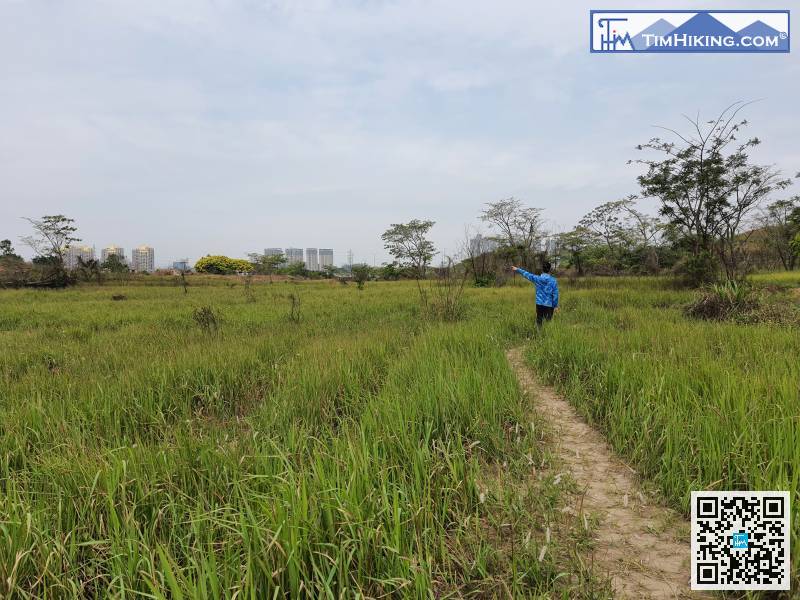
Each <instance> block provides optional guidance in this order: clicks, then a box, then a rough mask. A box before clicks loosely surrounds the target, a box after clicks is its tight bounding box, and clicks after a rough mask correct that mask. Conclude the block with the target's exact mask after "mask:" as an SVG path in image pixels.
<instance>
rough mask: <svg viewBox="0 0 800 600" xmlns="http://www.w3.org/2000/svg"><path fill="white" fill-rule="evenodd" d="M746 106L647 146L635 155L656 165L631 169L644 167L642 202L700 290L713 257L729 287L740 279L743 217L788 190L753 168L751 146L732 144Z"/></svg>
mask: <svg viewBox="0 0 800 600" xmlns="http://www.w3.org/2000/svg"><path fill="white" fill-rule="evenodd" d="M744 106H746V104H745V103H742V102H736V103H734V104H732V105H731V106H729V107H728V108H727V109H725V110H724V111H723V112H722V113H721V114H720V115H719V116H718V117H717V118H715V119H712V120H710V121H708V122H706V123H702V122H700V118H699V116H698V117H697V118H696V119H694V120H690V122H691V125H690V129H689V131H688V132H686V133H685V134H684V135H682V134H680V133H679V132H676V131H673V130H668V131H670V132H671V133H673V134H674V135H675V137H676V138H677V139H676V140H675V141H666V140H663V139H661V138H657V137H656V138H652V139H651V140H650V141H649V142H647V143H646V144H642V145H640V146H639V147H638V148H639V149H640V150H650V151H654V152H655V153H656V154H657V155H658V156H660V158H655V159H645V160H638V161H635V162H637V163H639V164H642V165H644V166H645V167H646V169H647V170H646V172H645V173H644V174H642V175H640V176H639V177H638V178H637V179H638V181H639V185H640V188H641V193H642V196H643V197H645V198H656V199H657V200H658V201H659V202H660V205H661V206H660V213H661V215H663V216H664V217H665V218H666V219H667V221H668V224H669V225H670V226H671V227H672V228H673V231H674V233H675V234H677V235H678V236H680V238H681V239H682V240H683V241H684V242H685V243H686V247H687V248H688V249H689V251H690V253H691V255H692V259H693V260H692V261H691V262H690V263H689V265H688V267H689V272H690V278H692V279H694V280H695V282H696V283H707V282H708V281H709V280H710V276H711V274H712V271H711V269H709V268H708V266H709V262H708V256H709V255H713V256H714V257H715V258H716V260H717V262H718V264H719V265H720V266H721V267H722V272H723V273H724V274H725V277H726V278H727V279H729V280H734V279H739V278H741V277H743V275H744V274H745V273H746V267H747V262H746V261H745V260H742V258H743V257H742V254H743V249H742V239H741V235H740V234H741V233H742V228H743V227H744V225H745V223H746V222H747V220H748V219H747V218H748V215H749V214H750V213H751V212H752V211H753V210H754V209H755V208H756V207H758V205H759V203H760V202H761V201H762V200H764V199H765V198H767V197H768V196H769V195H770V194H771V193H772V192H773V191H776V190H782V189H784V188H785V187H787V186H788V185H789V184H790V181H789V180H788V179H783V178H781V174H780V172H779V171H776V170H775V169H774V168H773V167H772V166H770V165H755V164H752V163H751V161H750V156H749V152H750V151H751V149H752V148H754V147H755V146H757V145H758V144H759V143H760V141H759V139H758V138H750V139H745V140H744V141H737V140H738V138H739V137H740V136H741V135H742V134H741V131H742V129H743V128H744V127H745V126H746V125H747V121H745V120H738V121H737V118H738V117H737V115H738V113H739V111H740V110H741V109H742V108H744Z"/></svg>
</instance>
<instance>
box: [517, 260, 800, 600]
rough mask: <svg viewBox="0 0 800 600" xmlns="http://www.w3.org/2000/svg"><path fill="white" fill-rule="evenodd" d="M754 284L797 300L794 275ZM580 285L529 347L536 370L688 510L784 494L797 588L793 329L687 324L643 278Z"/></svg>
mask: <svg viewBox="0 0 800 600" xmlns="http://www.w3.org/2000/svg"><path fill="white" fill-rule="evenodd" d="M754 279H755V281H756V282H758V283H759V284H761V285H767V286H770V287H772V288H779V289H784V290H786V292H784V295H783V296H782V301H784V302H788V303H794V304H800V295H798V294H797V292H798V290H800V274H798V273H796V272H795V273H779V274H769V275H759V276H756V277H755V278H754ZM620 284H622V285H620ZM577 287H579V289H573V290H571V291H570V292H568V293H565V294H564V310H563V311H562V318H560V319H559V320H558V322H554V323H553V326H552V327H550V328H549V329H548V331H547V335H546V336H543V337H542V338H540V339H538V340H536V342H535V343H533V344H531V345H530V347H529V349H528V352H527V357H528V359H529V361H530V363H531V364H532V365H533V366H534V368H535V370H536V371H537V373H538V374H539V375H540V377H542V378H544V379H545V380H546V381H549V382H550V383H553V384H555V385H556V386H557V388H558V389H560V390H561V391H562V392H563V393H564V394H565V395H566V396H567V397H568V398H569V399H570V400H571V401H572V403H573V404H574V405H575V406H577V408H578V409H579V411H580V412H581V413H582V414H583V415H584V416H585V417H586V418H587V419H588V420H589V421H590V422H591V423H593V424H595V425H596V426H597V427H598V428H599V429H600V430H601V431H602V432H603V433H604V434H605V436H606V438H607V439H608V440H609V442H610V443H611V444H612V446H613V447H614V448H615V449H616V450H617V451H618V452H619V453H620V454H622V455H623V456H625V457H627V458H628V459H629V460H630V461H631V462H632V463H633V464H634V465H636V467H637V468H638V469H639V471H640V472H641V473H643V474H644V475H645V476H646V477H647V478H649V479H650V480H652V481H653V482H654V483H655V484H656V485H657V486H658V488H659V489H660V490H661V492H662V493H663V494H665V496H666V499H667V500H668V501H669V502H670V503H672V504H673V505H675V506H677V507H679V508H680V509H681V510H682V511H683V512H684V513H685V514H688V512H689V495H690V491H691V490H699V489H719V490H728V489H745V490H747V489H758V490H790V492H791V497H792V513H793V514H792V529H793V547H792V562H793V568H792V572H793V582H794V586H797V584H798V571H799V570H800V547H799V546H798V543H797V540H798V533H800V330H799V329H797V328H791V327H785V326H778V325H768V324H749V325H737V324H735V323H727V322H726V323H718V322H704V321H695V320H688V319H687V318H686V317H685V316H684V315H683V311H682V308H683V306H684V305H685V304H686V303H687V302H689V301H690V299H691V294H690V293H687V292H678V291H673V290H669V289H668V288H664V287H663V286H660V285H657V284H656V283H655V282H654V281H651V280H647V279H644V280H639V281H637V280H633V279H631V280H627V281H625V280H605V281H604V280H602V279H599V280H594V281H590V282H586V283H582V284H580V286H577ZM791 292H794V293H791Z"/></svg>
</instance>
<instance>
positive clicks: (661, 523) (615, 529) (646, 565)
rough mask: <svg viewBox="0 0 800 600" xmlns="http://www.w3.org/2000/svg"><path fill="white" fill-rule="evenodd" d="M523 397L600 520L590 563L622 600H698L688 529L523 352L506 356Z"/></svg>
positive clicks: (585, 506) (585, 508)
mask: <svg viewBox="0 0 800 600" xmlns="http://www.w3.org/2000/svg"><path fill="white" fill-rule="evenodd" d="M508 360H509V362H510V363H511V365H512V367H513V368H514V370H515V371H516V373H517V376H518V378H519V381H520V385H521V387H522V389H523V392H524V393H525V394H527V395H528V397H529V398H531V400H532V401H533V403H534V407H535V409H536V410H537V411H538V412H539V413H540V414H541V415H542V416H543V417H544V419H545V420H546V422H548V423H549V425H550V426H551V427H552V428H553V432H554V435H553V439H554V443H555V445H556V448H555V453H556V455H557V457H558V459H559V460H561V461H562V464H563V467H564V468H566V469H567V470H568V471H569V472H570V473H571V475H572V478H573V479H574V481H575V482H576V484H577V485H578V487H579V489H580V490H581V491H583V497H582V503H581V507H582V510H583V511H585V512H587V513H589V514H590V515H592V516H593V517H596V518H597V519H599V525H598V528H597V530H596V545H595V549H594V554H593V556H592V557H591V561H592V562H593V564H594V567H595V569H596V570H598V571H599V573H598V575H606V576H608V577H610V579H611V582H612V586H613V587H614V590H615V592H616V594H617V596H618V597H622V598H702V597H707V596H705V595H703V594H699V593H697V592H692V591H691V590H690V589H689V563H690V561H689V558H690V554H689V538H688V533H689V527H688V522H686V521H685V520H684V519H683V518H682V517H681V515H679V514H678V513H676V512H675V511H673V510H671V509H669V508H667V507H665V506H663V505H660V504H658V503H657V502H656V501H654V500H651V499H649V498H648V497H647V494H646V493H645V491H644V490H643V488H642V486H641V485H640V483H639V481H638V478H637V476H636V473H635V471H634V470H633V469H631V468H630V467H629V466H628V465H626V464H625V463H624V462H622V461H621V460H620V459H619V458H618V457H617V456H615V454H614V453H613V451H612V450H611V449H610V448H609V446H608V444H607V443H606V442H605V440H604V438H603V436H602V435H601V434H600V433H598V432H597V431H596V430H595V429H593V428H592V427H591V426H589V425H588V424H587V423H586V422H585V421H584V420H583V419H582V418H581V417H580V416H579V415H578V413H577V412H576V411H575V409H574V408H573V407H572V406H571V405H570V404H569V402H567V400H565V399H564V398H562V397H561V396H559V395H558V394H556V393H555V392H554V391H553V390H552V389H550V388H548V387H546V386H542V385H540V384H539V383H538V382H537V381H536V380H535V379H534V377H533V375H532V374H531V372H530V369H529V368H528V367H527V366H526V365H525V363H524V360H523V357H522V350H521V349H519V348H516V349H514V350H511V351H509V352H508Z"/></svg>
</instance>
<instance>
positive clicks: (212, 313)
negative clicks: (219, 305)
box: [192, 306, 222, 333]
mask: <svg viewBox="0 0 800 600" xmlns="http://www.w3.org/2000/svg"><path fill="white" fill-rule="evenodd" d="M192 320H193V321H194V322H195V323H196V324H197V326H198V327H199V328H200V329H202V330H203V331H205V332H206V333H216V332H217V331H218V330H219V327H220V324H221V322H222V316H221V315H220V314H219V312H217V311H216V310H214V308H213V307H211V306H199V307H197V308H195V309H194V310H193V311H192Z"/></svg>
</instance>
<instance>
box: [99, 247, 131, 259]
mask: <svg viewBox="0 0 800 600" xmlns="http://www.w3.org/2000/svg"><path fill="white" fill-rule="evenodd" d="M112 254H113V255H115V256H118V257H119V259H120V260H121V261H122V262H125V248H120V247H119V246H114V245H111V246H106V247H105V248H103V249H102V250H101V251H100V262H106V260H107V259H108V257H109V256H111V255H112Z"/></svg>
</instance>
